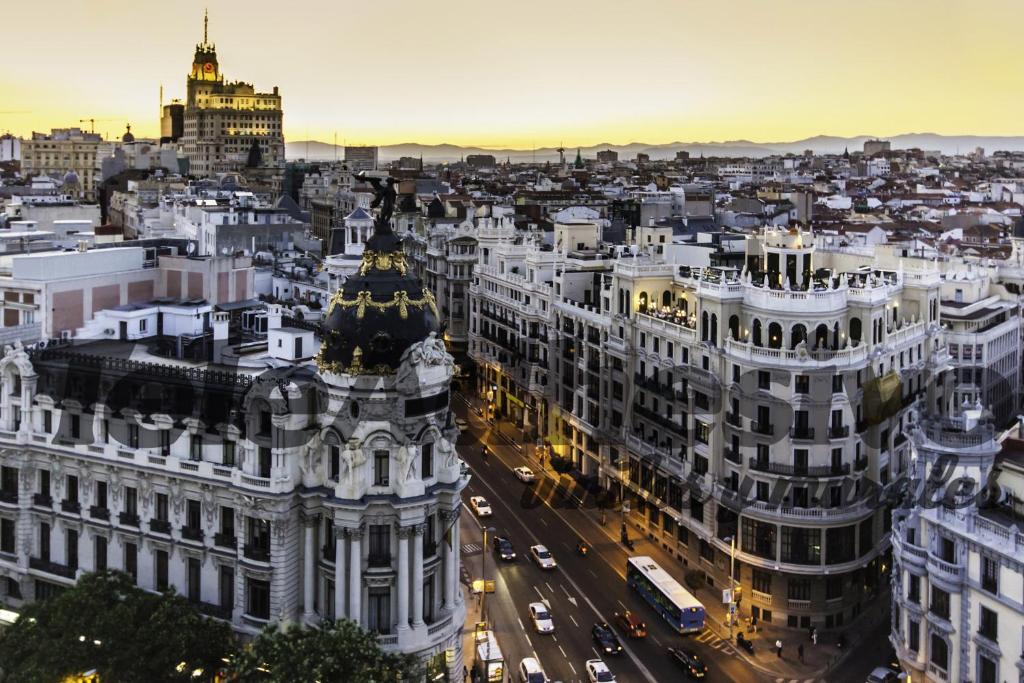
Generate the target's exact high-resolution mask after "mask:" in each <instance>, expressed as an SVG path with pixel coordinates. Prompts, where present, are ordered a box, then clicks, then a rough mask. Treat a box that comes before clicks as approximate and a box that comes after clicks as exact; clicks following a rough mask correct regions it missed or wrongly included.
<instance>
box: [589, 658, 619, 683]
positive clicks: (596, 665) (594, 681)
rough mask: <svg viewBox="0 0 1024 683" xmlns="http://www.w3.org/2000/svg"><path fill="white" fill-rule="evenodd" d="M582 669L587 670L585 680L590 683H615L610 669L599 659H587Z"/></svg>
mask: <svg viewBox="0 0 1024 683" xmlns="http://www.w3.org/2000/svg"><path fill="white" fill-rule="evenodd" d="M583 668H584V669H586V670H587V680H588V681H590V683H615V676H613V675H612V671H611V669H609V668H608V665H607V664H605V663H604V662H603V661H601V660H600V659H588V660H587V662H586V664H584V666H583Z"/></svg>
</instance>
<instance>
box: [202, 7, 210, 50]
mask: <svg viewBox="0 0 1024 683" xmlns="http://www.w3.org/2000/svg"><path fill="white" fill-rule="evenodd" d="M209 23H210V10H208V9H204V10H203V45H207V44H208V43H209V41H208V40H207V37H206V36H207V32H206V29H207V28H208V26H209Z"/></svg>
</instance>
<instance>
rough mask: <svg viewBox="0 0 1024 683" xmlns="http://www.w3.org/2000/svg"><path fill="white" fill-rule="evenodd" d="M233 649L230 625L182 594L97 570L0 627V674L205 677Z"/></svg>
mask: <svg viewBox="0 0 1024 683" xmlns="http://www.w3.org/2000/svg"><path fill="white" fill-rule="evenodd" d="M234 651H235V643H234V637H233V635H232V632H231V628H230V627H229V626H228V625H227V624H225V623H222V622H218V621H214V620H212V619H208V618H206V617H204V616H203V615H202V614H200V613H199V612H198V611H197V610H196V609H195V608H194V607H193V606H192V605H190V604H189V603H188V602H187V601H186V600H185V599H184V598H182V597H181V596H179V595H176V594H174V593H173V592H169V593H148V592H146V591H144V590H141V589H140V588H138V587H136V586H135V583H134V581H133V580H132V578H131V577H130V576H128V575H127V574H123V573H121V572H101V573H97V574H86V575H85V576H83V577H82V578H81V579H79V581H78V583H77V584H76V585H75V586H73V587H71V588H68V589H67V590H65V591H63V592H62V593H60V594H58V595H56V596H54V597H52V598H49V599H47V600H42V601H38V602H34V603H31V604H30V605H28V606H27V607H26V608H25V610H24V611H23V612H22V614H21V617H20V618H19V619H18V621H17V622H16V623H15V624H14V626H12V627H11V628H10V629H8V630H6V631H4V632H2V633H0V667H2V669H3V670H2V673H0V680H2V681H40V682H44V681H45V682H47V683H49V682H51V681H57V680H62V679H63V678H64V677H66V676H69V675H73V674H77V673H81V672H84V671H88V670H91V669H95V670H96V671H97V673H99V675H100V680H103V681H123V682H125V683H135V682H136V681H138V682H139V683H142V682H144V681H145V682H150V681H194V680H197V679H199V680H209V678H210V677H211V676H212V674H213V673H214V672H215V671H216V670H217V669H218V668H220V667H222V666H223V663H222V661H221V660H222V658H224V657H228V656H231V655H232V654H233V653H234ZM197 669H202V670H203V672H204V674H203V675H200V676H197V677H193V672H194V671H196V670H197Z"/></svg>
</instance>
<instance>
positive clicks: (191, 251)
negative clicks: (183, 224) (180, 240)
mask: <svg viewBox="0 0 1024 683" xmlns="http://www.w3.org/2000/svg"><path fill="white" fill-rule="evenodd" d="M185 251H187V252H188V255H189V256H191V255H192V254H194V253H196V243H195V242H189V243H188V247H187V248H186V249H185Z"/></svg>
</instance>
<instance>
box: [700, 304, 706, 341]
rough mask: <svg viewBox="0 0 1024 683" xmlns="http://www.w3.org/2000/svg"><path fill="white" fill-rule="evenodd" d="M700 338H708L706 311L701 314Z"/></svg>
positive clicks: (704, 339)
mask: <svg viewBox="0 0 1024 683" xmlns="http://www.w3.org/2000/svg"><path fill="white" fill-rule="evenodd" d="M700 340H701V341H707V340H708V312H707V311H704V312H703V313H701V314H700Z"/></svg>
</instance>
